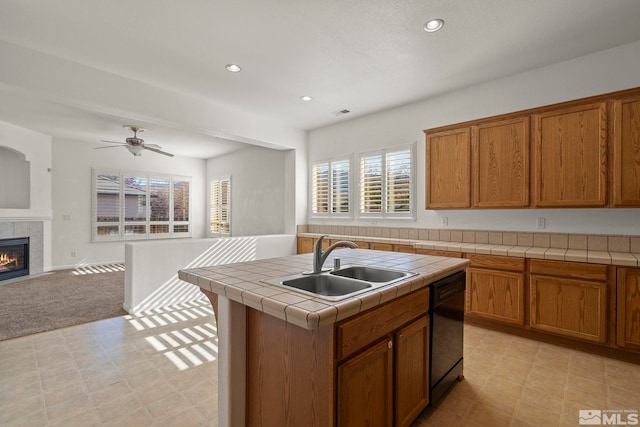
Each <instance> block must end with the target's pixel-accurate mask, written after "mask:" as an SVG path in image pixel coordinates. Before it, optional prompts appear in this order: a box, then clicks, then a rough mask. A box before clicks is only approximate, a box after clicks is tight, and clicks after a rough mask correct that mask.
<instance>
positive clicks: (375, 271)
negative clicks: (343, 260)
mask: <svg viewBox="0 0 640 427" xmlns="http://www.w3.org/2000/svg"><path fill="white" fill-rule="evenodd" d="M330 274H333V275H334V276H342V277H349V278H351V279H358V280H364V281H365V282H373V283H384V282H392V281H394V280H398V279H401V278H403V277H409V276H410V275H411V273H406V272H404V271H396V270H388V269H385V268H376V267H368V266H365V265H353V266H350V267H345V268H341V269H340V270H336V271H332V272H331V273H330Z"/></svg>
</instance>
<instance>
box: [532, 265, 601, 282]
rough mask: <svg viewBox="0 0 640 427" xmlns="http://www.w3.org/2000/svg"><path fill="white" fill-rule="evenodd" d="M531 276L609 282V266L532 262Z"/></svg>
mask: <svg viewBox="0 0 640 427" xmlns="http://www.w3.org/2000/svg"><path fill="white" fill-rule="evenodd" d="M529 269H530V271H531V274H544V275H547V276H560V277H567V278H572V279H582V280H600V281H607V279H608V277H607V266H606V265H603V264H586V263H582V262H569V261H546V260H531V264H529Z"/></svg>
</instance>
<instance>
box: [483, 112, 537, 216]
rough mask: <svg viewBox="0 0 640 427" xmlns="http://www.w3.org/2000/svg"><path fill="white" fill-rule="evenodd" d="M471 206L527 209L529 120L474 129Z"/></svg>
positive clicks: (523, 119)
mask: <svg viewBox="0 0 640 427" xmlns="http://www.w3.org/2000/svg"><path fill="white" fill-rule="evenodd" d="M472 138H473V139H472V144H471V145H472V148H473V156H472V157H473V169H472V173H471V175H472V177H473V206H474V207H479V208H514V207H526V206H528V205H529V117H528V116H527V117H520V118H517V119H511V120H500V121H497V122H493V123H485V124H482V125H478V126H474V127H473V135H472Z"/></svg>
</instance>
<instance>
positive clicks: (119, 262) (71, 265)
mask: <svg viewBox="0 0 640 427" xmlns="http://www.w3.org/2000/svg"><path fill="white" fill-rule="evenodd" d="M109 264H124V260H116V261H100V262H92V263H81V264H70V265H56V266H53V267H51V271H57V270H73V269H74V268H83V267H94V266H100V265H109Z"/></svg>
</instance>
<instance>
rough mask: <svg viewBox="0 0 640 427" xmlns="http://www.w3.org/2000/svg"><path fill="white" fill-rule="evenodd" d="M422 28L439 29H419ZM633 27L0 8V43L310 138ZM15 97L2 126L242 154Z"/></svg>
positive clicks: (204, 8)
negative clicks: (436, 24) (435, 27)
mask: <svg viewBox="0 0 640 427" xmlns="http://www.w3.org/2000/svg"><path fill="white" fill-rule="evenodd" d="M430 17H439V18H442V19H444V20H445V21H446V23H445V26H444V28H443V29H442V30H441V31H440V32H438V33H433V34H428V33H426V32H424V31H423V30H422V26H423V24H424V22H425V21H426V20H427V18H430ZM638 18H640V1H637V0H350V1H344V0H343V1H336V0H324V1H316V0H277V1H275V0H271V1H268V0H233V1H232V0H216V1H213V0H208V1H207V0H189V1H183V2H178V1H172V0H136V1H130V0H127V1H125V0H109V1H98V0H60V1H50V0H29V1H24V0H0V40H1V41H4V42H6V43H9V44H11V45H15V46H17V47H20V48H25V49H29V50H32V51H36V52H40V53H44V54H47V55H50V56H53V57H59V58H62V59H64V60H65V61H64V63H72V64H82V65H83V66H87V67H91V68H92V69H97V70H102V71H104V72H108V73H111V74H114V75H117V76H121V77H123V78H127V79H128V80H130V81H131V82H134V83H135V84H139V85H141V86H145V87H149V86H151V87H154V88H157V89H158V90H159V92H158V93H167V92H173V93H178V94H181V95H185V96H188V97H190V99H198V100H201V101H205V102H208V103H212V104H215V105H222V106H224V107H225V108H227V109H228V110H229V111H231V112H233V111H237V112H241V113H242V114H251V115H254V116H256V117H261V118H263V119H264V120H269V121H273V122H274V123H279V124H281V125H283V126H287V127H290V128H293V129H303V130H310V129H314V128H317V127H321V126H325V125H330V124H332V123H336V122H339V121H343V120H347V119H349V118H352V117H357V116H361V115H365V114H369V113H372V112H376V111H381V110H384V109H388V108H392V107H394V106H398V105H402V104H406V103H410V102H414V101H418V100H421V99H426V98H429V97H432V96H435V95H438V94H442V93H445V92H449V91H453V90H456V89H460V88H463V87H466V86H470V85H473V84H478V83H480V82H484V81H489V80H493V79H496V78H500V77H503V76H507V75H512V74H516V73H519V72H523V71H527V70H530V69H534V68H538V67H542V66H546V65H549V64H553V63H557V62H561V61H564V60H567V59H571V58H575V57H578V56H582V55H586V54H589V53H593V52H597V51H600V50H604V49H607V48H610V47H614V46H618V45H622V44H625V43H629V42H633V41H637V40H640V24H638V21H639V19H638ZM228 63H237V64H239V65H241V66H242V72H240V73H237V74H232V73H229V72H228V71H226V70H225V67H224V66H225V64H228ZM56 64H57V63H56ZM20 66H21V64H20V63H19V62H12V63H3V64H2V67H20ZM53 68H55V67H54V65H52V69H51V70H50V72H51V73H56V70H55V69H53ZM25 72H26V70H25ZM61 72H62V71H61ZM65 72H68V71H66V69H65ZM19 89H20V90H18V89H16V88H14V87H12V86H11V84H8V83H6V82H2V81H0V95H1V99H0V120H2V121H7V122H11V123H15V124H17V125H19V126H23V127H27V128H31V129H34V130H37V131H40V132H43V133H47V134H50V135H53V136H56V137H66V138H75V139H82V140H87V141H90V142H98V141H99V140H100V139H124V138H125V137H126V136H129V135H128V134H127V132H126V131H125V130H123V129H122V128H121V125H123V124H129V123H134V124H138V125H142V126H145V127H147V128H148V132H147V133H146V134H145V135H143V136H144V137H145V139H146V140H147V142H153V143H157V144H159V145H162V146H163V147H164V148H165V149H167V150H174V151H175V152H176V153H177V154H181V155H188V156H194V157H203V158H206V157H212V156H215V155H219V154H222V153H224V152H228V151H230V150H234V149H237V148H240V147H244V146H245V145H243V144H240V145H238V144H239V143H237V142H232V141H229V140H233V139H236V138H234V135H229V136H228V139H220V138H218V137H216V136H214V135H212V133H213V132H201V131H198V130H191V126H189V124H188V123H185V122H184V121H181V120H179V119H176V120H175V121H171V122H170V123H169V122H167V120H166V119H165V120H160V119H159V118H157V117H155V116H153V115H152V114H150V115H149V116H142V115H141V113H140V111H138V113H140V114H137V115H136V114H128V112H127V111H119V112H117V113H114V112H111V111H110V110H109V109H108V108H107V101H106V100H105V106H104V107H105V108H99V106H97V107H96V106H95V105H94V106H92V108H85V107H83V106H82V105H80V104H78V103H76V102H73V100H71V99H64V97H58V98H57V99H55V100H52V99H51V98H50V97H49V98H47V97H45V96H40V95H39V93H38V91H37V90H34V89H32V90H26V89H25V88H24V87H23V88H19ZM302 95H310V96H312V97H313V101H311V102H303V101H301V100H300V96H302ZM149 102H154V103H162V102H167V103H169V102H171V100H169V99H164V98H163V97H162V96H158V98H157V99H153V100H149ZM342 109H348V110H350V111H351V113H349V114H347V115H344V116H340V117H336V116H335V115H334V114H333V112H335V111H338V110H342ZM237 139H241V138H237ZM176 140H180V144H177V143H176V142H175V141H176Z"/></svg>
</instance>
